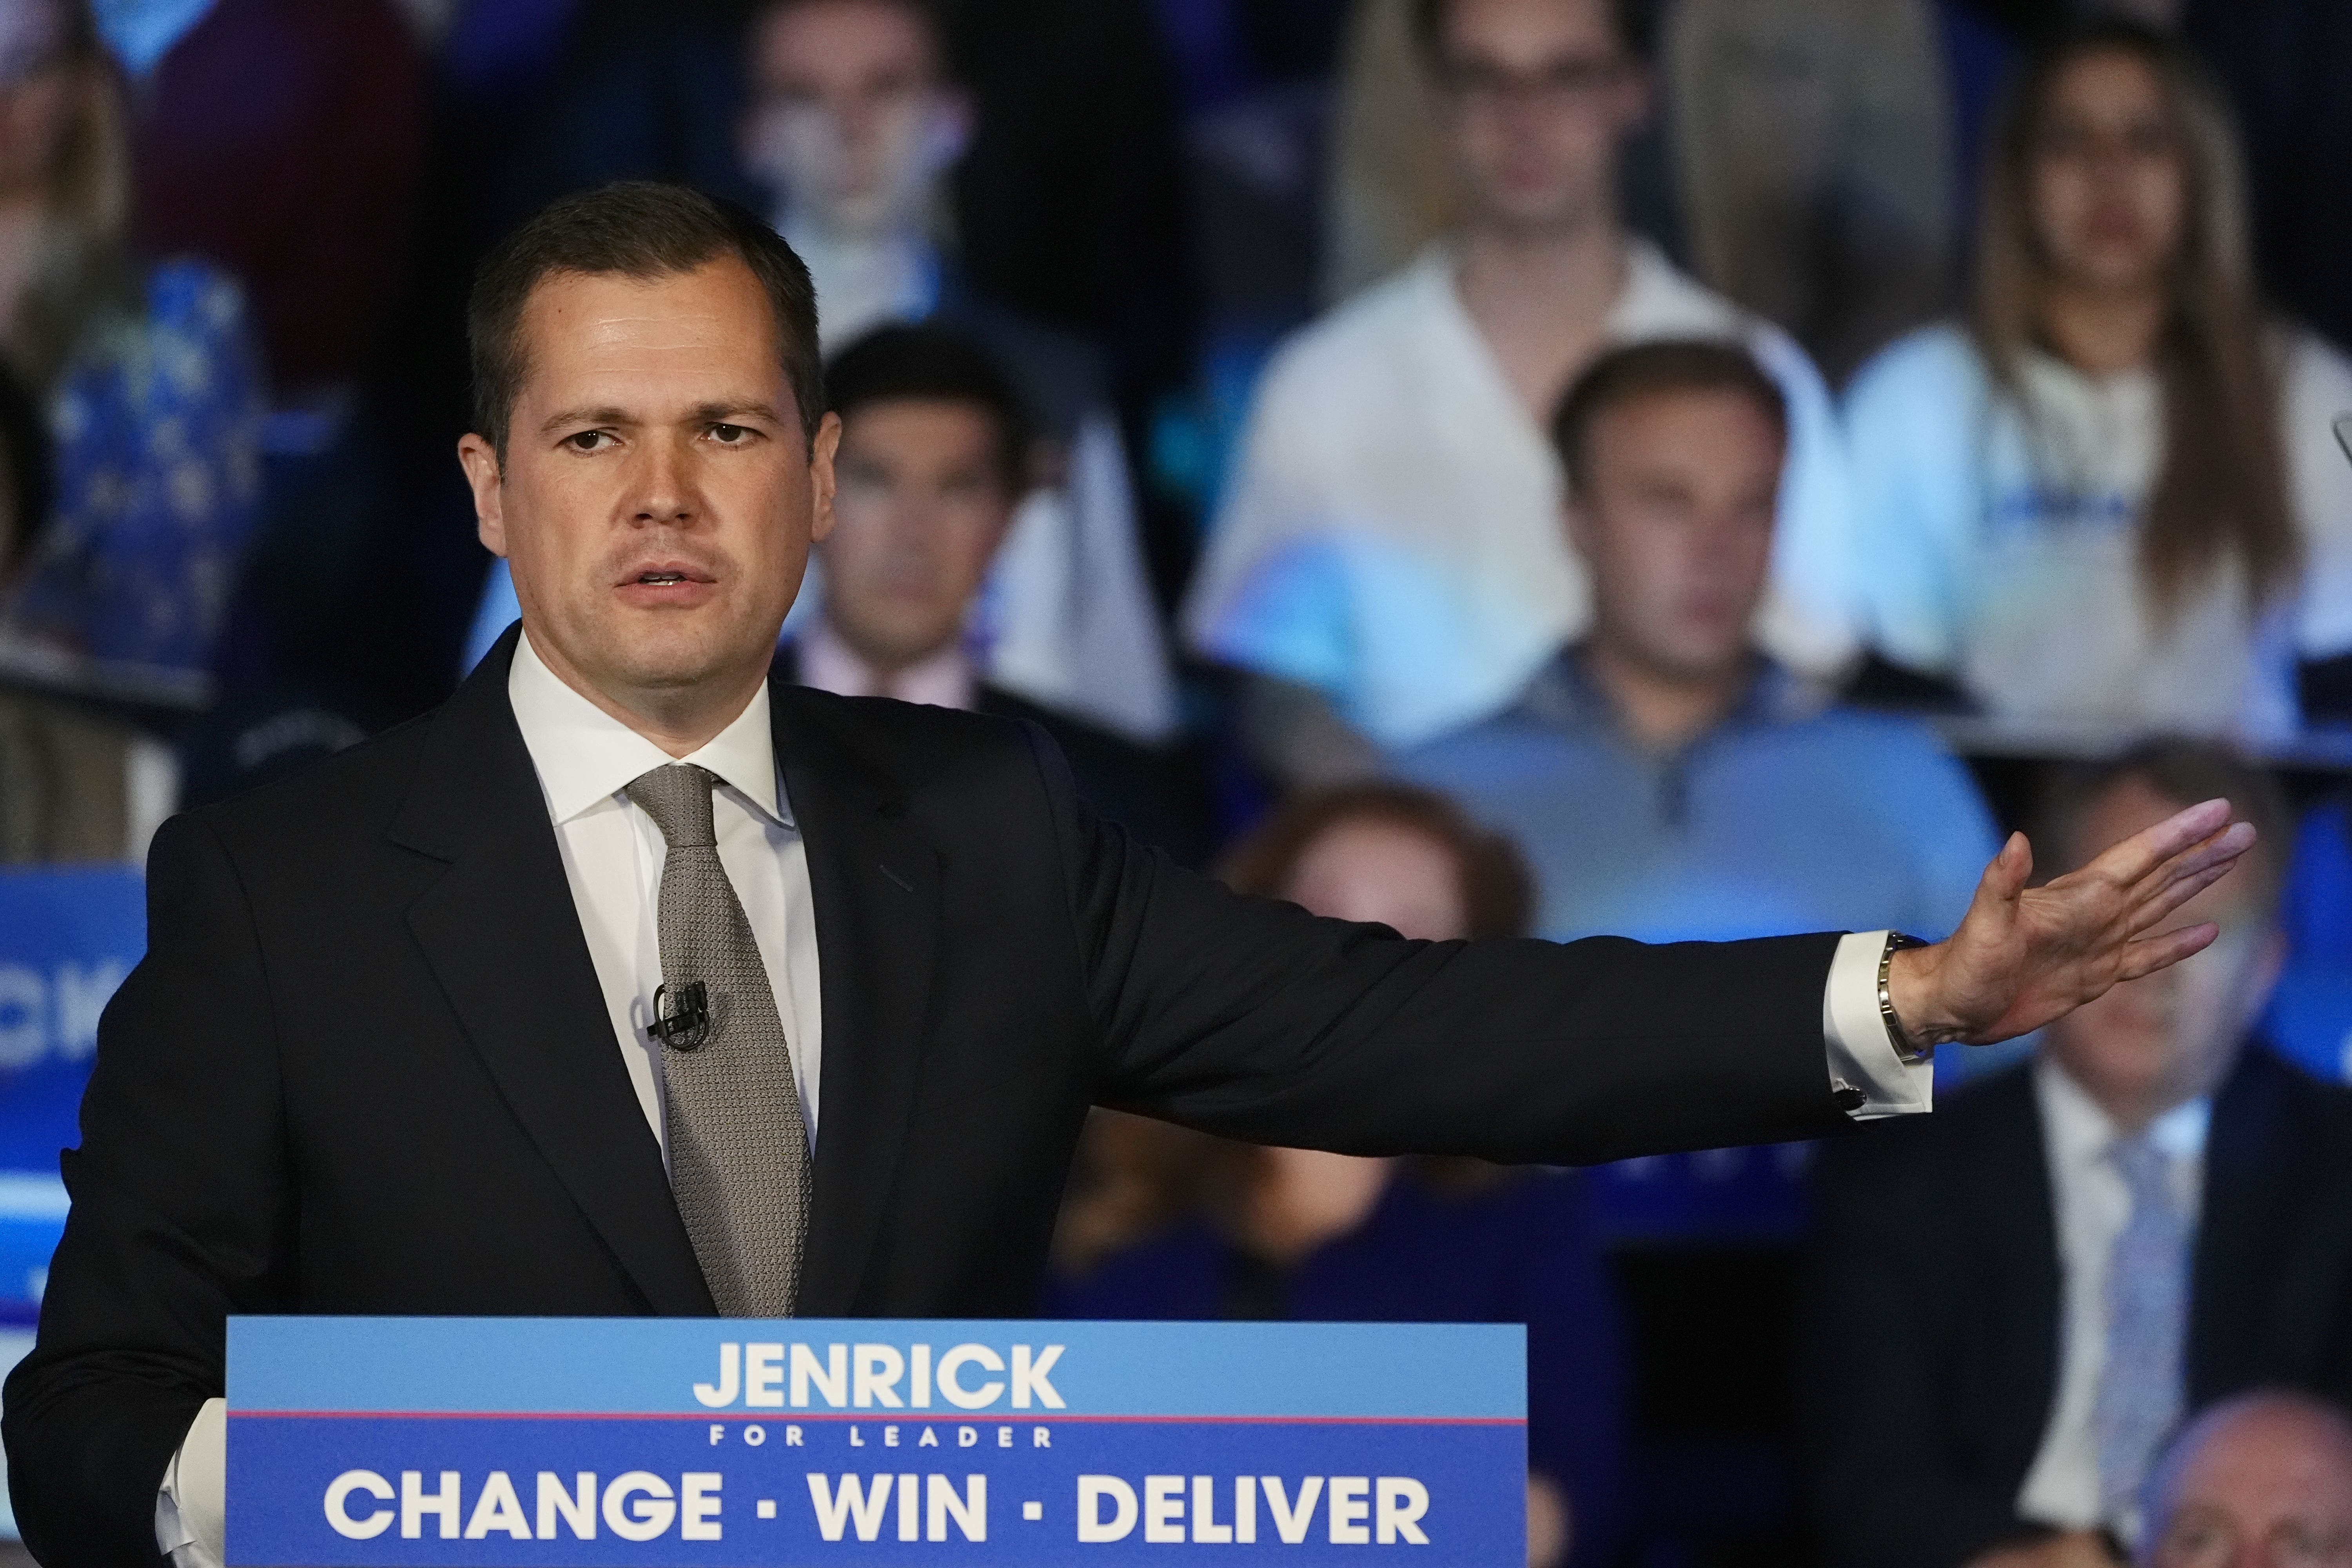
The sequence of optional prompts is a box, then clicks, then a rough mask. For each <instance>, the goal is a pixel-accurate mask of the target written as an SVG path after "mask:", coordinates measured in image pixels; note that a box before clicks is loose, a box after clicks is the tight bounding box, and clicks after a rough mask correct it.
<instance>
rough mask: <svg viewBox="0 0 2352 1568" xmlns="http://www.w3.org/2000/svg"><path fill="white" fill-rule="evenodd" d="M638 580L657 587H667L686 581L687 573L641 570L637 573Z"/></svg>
mask: <svg viewBox="0 0 2352 1568" xmlns="http://www.w3.org/2000/svg"><path fill="white" fill-rule="evenodd" d="M637 581H638V582H640V583H650V584H653V585H654V586H655V587H656V588H667V587H668V586H669V585H670V584H674V583H683V582H685V581H686V574H685V573H683V572H640V573H638V574H637Z"/></svg>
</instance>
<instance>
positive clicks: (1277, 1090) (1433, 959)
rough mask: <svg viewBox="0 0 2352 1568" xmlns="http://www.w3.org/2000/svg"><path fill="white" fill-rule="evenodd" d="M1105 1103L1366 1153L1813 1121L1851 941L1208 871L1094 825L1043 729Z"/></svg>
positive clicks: (1555, 1154) (1741, 1137) (1260, 1137)
mask: <svg viewBox="0 0 2352 1568" xmlns="http://www.w3.org/2000/svg"><path fill="white" fill-rule="evenodd" d="M1032 743H1033V746H1034V749H1035V752H1036V754H1037V757H1038V762H1039V765H1040V768H1041V770H1042V771H1043V773H1044V775H1045V788H1046V795H1047V798H1048V800H1049V802H1050V803H1051V809H1052V810H1053V811H1054V814H1055V842H1056V847H1057V851H1058V853H1059V855H1060V858H1061V861H1062V872H1063V875H1064V877H1065V879H1066V885H1067V887H1068V889H1069V897H1070V903H1071V913H1072V918H1073V922H1074V927H1075V930H1076V937H1077V941H1078V942H1079V944H1080V948H1081V952H1080V954H1079V959H1080V964H1081V967H1082V969H1083V972H1084V973H1085V974H1086V976H1087V986H1088V997H1087V1001H1088V1005H1089V1006H1090V1008H1091V1009H1092V1012H1093V1015H1094V1017H1095V1020H1096V1025H1097V1029H1098V1031H1099V1033H1100V1036H1101V1037H1102V1039H1103V1040H1104V1042H1105V1053H1104V1058H1103V1060H1102V1061H1101V1063H1100V1071H1099V1075H1098V1079H1097V1098H1098V1099H1100V1100H1103V1101H1104V1102H1105V1103H1108V1104H1114V1105H1121V1106H1126V1107H1129V1108H1132V1109H1136V1110H1146V1111H1150V1112H1152V1113H1155V1114H1159V1115H1162V1116H1166V1117H1168V1118H1170V1119H1171V1120H1174V1121H1181V1122H1185V1123H1188V1124H1191V1125H1192V1126H1196V1127H1201V1128H1204V1129H1207V1130H1209V1131H1215V1132H1220V1133H1223V1134H1225V1135H1228V1136H1232V1137H1237V1138H1243V1139H1248V1140H1251V1141H1254V1142H1272V1143H1286V1144H1294V1145H1307V1146H1315V1147H1321V1148H1328V1149H1336V1150H1340V1151H1343V1152H1351V1153H1365V1154H1385V1153H1397V1152H1430V1153H1462V1154H1475V1155H1479V1156H1483V1157H1485V1158H1488V1159H1494V1160H1504V1161H1546V1162H1551V1163H1590V1162H1594V1161H1601V1160H1609V1159H1614V1158H1618V1157H1620V1156H1622V1155H1628V1154H1634V1153H1654V1152H1663V1151H1667V1150H1674V1149H1690V1148H1706V1147H1712V1146H1717V1145H1722V1144H1728V1143H1752V1142H1771V1141H1776V1140H1782V1139H1791V1138H1803V1137H1812V1136H1818V1135H1821V1134H1822V1133H1826V1132H1830V1131H1841V1130H1843V1129H1844V1128H1845V1127H1846V1126H1848V1125H1849V1124H1848V1123H1847V1122H1846V1121H1845V1119H1844V1117H1843V1114H1842V1113H1841V1111H1840V1110H1839V1109H1838V1107H1837V1105H1836V1102H1835V1100H1833V1099H1832V1090H1831V1085H1830V1080H1829V1074H1828V1071H1827V1068H1826V1063H1825V1057H1824V1044H1823V1037H1822V994H1823V986H1824V984H1826V981H1827V978H1828V975H1829V970H1830V963H1831V958H1832V953H1833V952H1834V951H1835V949H1836V947H1837V942H1838V940H1839V939H1838V938H1837V937H1836V936H1834V935H1829V936H1810V937H1790V938H1780V939H1775V940H1772V941H1769V942H1728V943H1685V944H1680V945H1675V946H1663V947H1652V946H1644V945H1643V944H1641V943H1638V942H1626V941H1622V940H1619V939H1615V938H1596V939H1592V940H1589V941H1585V942H1570V943H1567V944H1557V943H1552V942H1534V941H1486V942H1408V941H1405V940H1403V939H1402V938H1400V937H1398V936H1396V935H1395V934H1394V933H1392V932H1391V931H1388V930H1387V929H1386V928H1385V927H1380V926H1360V925H1350V924H1348V923H1346V922H1343V921H1327V920H1319V919H1317V918H1315V917H1313V916H1310V915H1308V914H1307V913H1306V912H1305V911H1303V910H1298V909H1297V908H1295V907H1293V906H1291V905H1287V904H1283V903H1279V902H1276V901H1273V900H1258V899H1244V898H1240V897H1237V896H1235V895H1234V894H1231V893H1229V892H1226V891H1225V890H1224V889H1221V888H1219V887H1217V886H1216V885H1215V884H1213V883H1211V882H1209V881H1206V880H1205V879H1201V878H1198V877H1194V876H1191V875H1189V874H1187V873H1185V872H1183V871H1181V870H1180V869H1178V868H1175V867H1173V866H1171V864H1170V863H1169V862H1168V860H1167V859H1166V858H1164V857H1162V856H1159V855H1156V854H1153V853H1150V852H1149V851H1146V850H1143V849H1140V848H1139V847H1136V846H1135V845H1134V844H1132V843H1131V842H1130V841H1129V840H1128V839H1127V837H1125V836H1124V835H1123V834H1121V833H1119V832H1118V831H1117V830H1116V829H1111V828H1107V827H1104V826H1100V825H1099V824H1097V823H1096V822H1095V821H1094V820H1093V819H1092V817H1091V816H1089V815H1088V814H1087V811H1086V810H1085V808H1084V807H1083V806H1081V805H1077V804H1076V800H1075V797H1074V796H1073V795H1072V793H1071V791H1070V789H1069V785H1068V782H1067V779H1066V775H1065V774H1064V773H1062V767H1061V763H1060V760H1059V758H1058V756H1057V755H1056V754H1055V752H1054V750H1053V747H1052V746H1051V745H1050V743H1047V742H1044V740H1043V738H1042V737H1038V736H1035V735H1034V734H1033V737H1032Z"/></svg>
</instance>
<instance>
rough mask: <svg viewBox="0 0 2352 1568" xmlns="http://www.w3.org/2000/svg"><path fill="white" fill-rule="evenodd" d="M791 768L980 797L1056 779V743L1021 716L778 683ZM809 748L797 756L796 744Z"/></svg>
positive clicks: (951, 797) (923, 796) (913, 792)
mask: <svg viewBox="0 0 2352 1568" xmlns="http://www.w3.org/2000/svg"><path fill="white" fill-rule="evenodd" d="M772 693H773V696H772V700H773V702H774V703H775V707H776V715H777V724H778V731H779V741H778V743H779V745H780V746H781V747H782V753H783V754H782V759H781V760H782V762H783V763H784V765H785V767H786V769H787V771H788V772H789V770H790V769H791V768H792V767H793V765H794V763H795V762H796V761H799V762H803V763H808V764H810V765H817V766H847V767H852V768H861V769H864V770H867V771H869V772H871V773H874V774H875V775H877V778H878V780H881V781H887V783H888V784H892V785H895V786H896V787H897V788H898V789H899V790H901V791H903V792H904V793H905V794H906V795H908V797H909V798H910V799H917V800H928V799H931V798H934V797H938V798H943V799H946V800H948V801H950V802H952V801H956V800H966V801H972V802H977V800H978V799H979V798H980V797H981V796H982V795H984V794H986V793H987V792H989V791H991V790H994V789H1002V788H1005V787H1013V788H1017V789H1020V790H1023V791H1027V790H1032V789H1034V788H1036V787H1038V786H1039V785H1040V784H1047V785H1050V784H1051V783H1052V779H1051V777H1050V774H1051V773H1053V772H1054V771H1055V768H1056V766H1057V763H1056V761H1055V760H1053V759H1055V757H1056V753H1055V749H1054V748H1053V747H1052V746H1050V745H1047V746H1042V747H1041V746H1040V745H1039V744H1038V743H1037V736H1038V734H1039V733H1040V731H1041V730H1042V726H1038V725H1034V724H1032V723H1030V722H1025V721H1024V717H1022V716H1003V715H999V714H996V713H991V712H971V711H967V710H962V709H955V708H936V707H932V706H930V705H929V704H926V703H919V702H899V701H895V700H891V699H889V698H884V697H843V696H840V695H837V694H836V693H834V692H830V691H820V690H818V689H815V688H814V687H809V686H787V685H782V684H778V685H775V686H773V687H772ZM803 747H805V748H806V753H805V754H804V755H803V756H801V757H799V758H796V757H795V755H794V752H795V751H796V750H802V749H803Z"/></svg>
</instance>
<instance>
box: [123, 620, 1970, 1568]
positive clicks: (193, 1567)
mask: <svg viewBox="0 0 2352 1568" xmlns="http://www.w3.org/2000/svg"><path fill="white" fill-rule="evenodd" d="M507 696H508V699H509V701H511V702H512V703H513V705H514V713H515V721H516V723H517V724H518V725H520V728H521V730H522V738H523V744H524V746H525V747H526V748H528V749H529V751H530V760H531V765H532V766H533V767H534V768H536V769H537V770H538V773H539V783H540V790H541V794H542V795H545V797H546V800H547V812H548V816H549V817H550V818H551V820H552V821H553V823H554V825H555V837H556V842H557V845H558V847H560V848H561V849H562V855H563V873H564V876H565V878H566V879H568V880H569V881H570V882H571V884H572V905H573V907H574V908H575V909H577V910H579V913H580V929H581V932H582V934H583V935H584V936H585V937H586V938H587V941H588V956H589V958H590V959H591V960H592V961H593V963H594V964H595V968H596V980H597V984H599V985H600V986H601V987H602V988H603V990H604V1006H605V1011H606V1012H607V1013H608V1014H609V1015H610V1016H611V1017H612V1020H613V1035H614V1041H615V1043H616V1045H617V1046H618V1047H619V1049H620V1052H621V1056H622V1058H623V1060H624V1061H625V1063H626V1064H627V1066H628V1069H629V1081H630V1082H631V1083H632V1084H633V1085H634V1086H635V1089H636V1091H637V1103H638V1105H639V1106H640V1107H642V1108H643V1110H644V1111H645V1114H646V1125H647V1126H648V1127H650V1128H651V1129H652V1130H653V1133H654V1136H655V1137H656V1139H659V1138H661V1137H662V1109H661V1074H660V1071H659V1070H658V1068H656V1063H655V1053H656V1051H657V1050H659V1049H660V1048H661V1047H657V1046H656V1045H655V1044H654V1042H653V1040H652V1038H651V1037H649V1036H647V1034H646V1027H645V1026H646V1020H647V1019H649V1018H651V1017H652V1016H653V995H654V987H655V986H656V985H658V984H660V983H661V958H660V951H661V950H660V938H659V933H658V931H657V929H656V912H657V910H658V897H659V893H660V889H661V868H662V861H663V858H664V857H665V854H666V846H665V845H664V843H663V840H662V837H661V832H660V830H659V829H658V828H656V827H655V826H654V824H653V819H652V818H651V817H649V816H646V814H645V813H644V812H643V811H642V810H640V809H639V808H638V807H637V806H636V805H635V804H634V803H632V802H631V801H630V800H629V799H628V798H627V796H625V795H623V794H622V793H621V792H622V791H623V790H624V789H625V788H626V787H627V786H628V784H629V783H630V781H631V780H633V779H635V778H636V777H637V776H638V775H639V774H641V773H645V772H646V771H647V770H648V769H652V768H657V767H661V766H663V765H665V764H666V763H671V762H674V761H685V762H689V763H694V764H696V765H697V766H698V767H704V768H708V769H709V770H710V771H711V772H712V773H716V774H718V775H719V780H720V781H721V787H719V788H717V789H714V790H713V791H712V792H711V819H712V825H713V826H715V827H716V828H717V830H718V837H719V863H720V864H721V865H723V866H725V867H726V868H727V879H728V880H729V881H730V882H732V883H734V884H735V896H736V897H737V898H738V899H739V900H741V901H742V905H743V913H744V916H745V918H746V919H748V920H749V921H751V935H752V940H753V941H755V942H757V943H758V944H759V948H760V958H761V963H763V964H764V965H765V966H766V968H767V971H768V981H769V984H771V985H772V986H773V987H774V988H775V993H776V1011H777V1013H778V1015H779V1016H782V1019H783V1023H784V1036H785V1039H786V1042H787V1044H788V1045H789V1046H790V1047H791V1050H792V1055H793V1077H794V1079H796V1080H797V1081H798V1082H799V1084H800V1090H801V1103H802V1105H803V1107H804V1108H805V1110H806V1112H807V1116H808V1128H809V1139H810V1142H812V1144H814V1142H815V1140H816V1135H817V1090H818V1081H819V1074H818V1068H819V1065H820V1062H821V1060H822V1049H823V1044H824V1034H823V1026H822V1017H821V1016H820V1013H819V1008H818V989H817V984H818V983H817V945H816V917H815V910H814V906H813V902H812V897H811V894H810V891H809V878H808V857H807V852H806V849H805V847H804V846H803V843H802V841H801V836H800V833H799V830H798V829H797V828H796V827H795V826H793V816H792V806H791V803H790V802H788V801H787V800H786V799H785V798H784V793H783V784H782V780H781V779H780V778H779V777H778V776H777V773H778V768H777V762H776V752H775V742H774V738H773V733H772V731H771V729H770V727H769V716H768V689H767V688H766V687H765V686H762V687H761V689H760V690H759V692H758V693H757V695H755V696H754V697H753V698H752V699H751V706H749V707H747V708H746V709H744V710H743V712H742V713H741V715H740V716H739V717H738V718H737V719H736V720H735V721H734V722H733V723H731V724H730V725H728V726H727V728H726V729H725V730H723V731H719V735H718V737H717V738H716V739H714V740H713V741H711V742H710V743H709V745H706V746H704V747H703V748H702V749H701V750H700V751H698V752H695V753H694V754H693V755H692V756H689V757H686V758H683V759H679V758H673V757H671V756H670V755H669V754H668V753H667V752H664V751H662V750H661V749H660V748H659V747H657V746H656V745H655V744H654V743H653V742H650V741H648V740H646V738H645V737H643V736H642V735H639V734H638V733H636V732H635V731H633V730H631V729H630V728H629V727H628V726H627V725H625V724H624V723H622V722H621V721H619V720H617V719H614V718H613V717H612V716H611V715H609V714H607V713H606V712H604V710H603V709H601V708H598V707H597V706H596V705H595V704H594V703H593V702H591V701H589V700H587V699H586V698H584V697H583V696H581V695H580V694H579V693H578V692H576V691H574V690H572V688H570V687H569V686H567V685H565V684H564V683H563V681H562V679H559V678H558V677H557V676H556V675H555V674H554V672H553V671H551V670H550V669H549V668H547V666H546V665H545V664H543V663H541V660H540V658H539V656H538V655H537V654H536V653H535V652H533V651H532V649H531V646H530V637H523V638H521V639H520V641H518V642H517V643H516V645H515V657H514V667H513V668H512V669H511V670H510V671H509V673H508V676H507ZM1885 944H1886V933H1885V931H1857V932H1854V933H1853V934H1851V935H1848V936H1846V937H1844V938H1843V939H1842V940H1841V941H1840V942H1839V943H1838V946H1837V952H1836V955H1835V957H1834V958H1833V959H1832V962H1831V964H1830V974H1829V982H1828V984H1826V985H1824V986H1823V987H1822V1037H1823V1041H1824V1044H1825V1045H1826V1047H1827V1048H1828V1068H1829V1077H1830V1080H1831V1082H1832V1084H1833V1085H1834V1086H1836V1087H1838V1088H1841V1089H1857V1090H1860V1091H1861V1093H1862V1095H1863V1103H1862V1104H1861V1105H1859V1106H1858V1107H1855V1108H1853V1109H1852V1110H1849V1111H1848V1112H1847V1114H1848V1115H1850V1116H1852V1117H1853V1119H1854V1120H1856V1121H1871V1120H1874V1119H1875V1118H1878V1117H1883V1116H1900V1115H1906V1114H1910V1113H1913V1112H1917V1111H1924V1110H1930V1109H1931V1108H1932V1105H1933V1089H1934V1081H1935V1080H1934V1070H1933V1068H1932V1067H1930V1066H1929V1065H1927V1064H1924V1063H1923V1064H1921V1065H1920V1066H1917V1067H1906V1066H1904V1065H1903V1063H1902V1061H1901V1060H1900V1059H1899V1058H1896V1056H1895V1047H1893V1046H1892V1045H1891V1044H1890V1043H1889V1042H1888V1040H1887V1038H1886V1028H1885V1022H1884V1020H1883V1018H1882V1016H1881V1014H1880V1012H1879V1008H1878V960H1879V954H1880V953H1881V952H1883V951H1884V949H1885ZM667 1157H668V1155H667V1145H666V1144H665V1148H664V1155H663V1158H664V1161H665V1163H667ZM225 1413H226V1404H225V1402H223V1401H221V1400H218V1399H214V1400H208V1401H206V1402H205V1406H204V1408H203V1410H202V1411H201V1412H199V1414H198V1415H197V1416H196V1419H195V1421H194V1424H193V1425H192V1426H190V1427H189V1428H188V1435H187V1436H186V1437H185V1438H184V1439H183V1440H182V1442H181V1445H180V1449H179V1451H178V1452H177V1453H175V1454H173V1456H172V1462H171V1464H170V1466H169V1467H167V1468H165V1470H164V1472H163V1481H162V1484H161V1485H160V1487H159V1488H158V1489H157V1492H156V1499H155V1541H156V1544H157V1545H158V1546H159V1547H160V1548H162V1550H163V1552H164V1554H165V1555H166V1556H168V1557H169V1558H170V1559H171V1561H172V1563H173V1568H220V1564H221V1561H222V1557H221V1552H222V1547H221V1542H222V1540H223V1539H224V1536H225V1533H226V1525H225V1522H224V1519H225V1515H226V1499H225V1497H224V1495H223V1483H224V1478H225V1476H226V1460H225V1453H224V1448H225V1444H226V1420H225Z"/></svg>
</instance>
